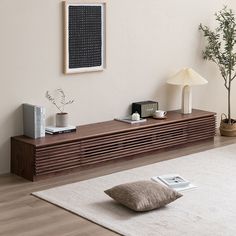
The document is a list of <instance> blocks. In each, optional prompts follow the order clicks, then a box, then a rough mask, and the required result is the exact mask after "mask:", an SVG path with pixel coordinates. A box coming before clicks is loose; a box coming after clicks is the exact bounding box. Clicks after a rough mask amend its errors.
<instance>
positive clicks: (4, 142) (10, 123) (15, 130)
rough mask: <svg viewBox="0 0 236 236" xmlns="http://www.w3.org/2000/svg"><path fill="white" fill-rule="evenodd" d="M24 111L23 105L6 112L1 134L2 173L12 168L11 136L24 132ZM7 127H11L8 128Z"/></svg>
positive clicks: (0, 169) (0, 157)
mask: <svg viewBox="0 0 236 236" xmlns="http://www.w3.org/2000/svg"><path fill="white" fill-rule="evenodd" d="M22 114H23V112H22V105H20V106H18V107H17V108H16V109H15V110H12V111H11V113H9V114H5V115H6V116H5V117H4V118H3V122H1V126H0V128H1V134H0V140H1V142H0V153H1V155H0V173H5V172H6V170H9V169H10V148H11V147H10V137H11V136H16V135H21V134H22V133H23V117H22V116H23V115H22ZM6 127H10V128H9V129H6Z"/></svg>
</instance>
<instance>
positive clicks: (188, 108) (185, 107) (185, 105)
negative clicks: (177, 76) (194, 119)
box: [182, 85, 192, 114]
mask: <svg viewBox="0 0 236 236" xmlns="http://www.w3.org/2000/svg"><path fill="white" fill-rule="evenodd" d="M190 113H192V88H191V87H190V86H189V85H185V86H184V87H183V91H182V114H190Z"/></svg>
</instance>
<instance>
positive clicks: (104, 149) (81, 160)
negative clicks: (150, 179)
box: [11, 110, 216, 181]
mask: <svg viewBox="0 0 236 236" xmlns="http://www.w3.org/2000/svg"><path fill="white" fill-rule="evenodd" d="M215 122H216V120H215V113H213V112H207V111H201V110H193V112H192V113H191V114H187V115H184V114H181V113H180V112H179V111H170V112H168V118H167V119H165V120H154V119H151V118H150V119H147V122H145V123H140V124H135V125H131V124H127V123H123V122H119V121H114V120H113V121H107V122H100V123H95V124H89V125H82V126H80V127H79V128H78V129H77V131H76V132H73V133H68V134H58V135H47V136H46V137H44V138H39V139H36V140H34V139H30V138H27V137H24V136H16V137H12V138H11V172H12V173H15V174H17V175H19V176H22V177H24V178H26V179H29V180H32V181H34V180H37V179H40V178H45V177H48V176H51V175H55V174H58V173H67V172H70V171H72V170H78V169H81V168H82V167H84V166H90V165H93V164H97V163H102V162H105V161H111V160H114V159H118V158H125V157H129V156H134V155H138V154H142V153H147V152H151V151H155V150H159V149H163V148H168V147H172V146H176V145H181V144H187V143H191V142H194V141H199V140H204V139H213V138H214V135H215V127H216V124H215Z"/></svg>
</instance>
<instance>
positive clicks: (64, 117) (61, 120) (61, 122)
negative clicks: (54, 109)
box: [56, 112, 69, 127]
mask: <svg viewBox="0 0 236 236" xmlns="http://www.w3.org/2000/svg"><path fill="white" fill-rule="evenodd" d="M68 120H69V115H68V113H65V112H62V113H57V114H56V127H66V126H68Z"/></svg>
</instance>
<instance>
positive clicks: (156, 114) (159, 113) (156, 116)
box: [153, 110, 167, 118]
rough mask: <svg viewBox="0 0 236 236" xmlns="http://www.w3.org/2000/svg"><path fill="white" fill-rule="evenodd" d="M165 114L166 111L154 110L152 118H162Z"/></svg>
mask: <svg viewBox="0 0 236 236" xmlns="http://www.w3.org/2000/svg"><path fill="white" fill-rule="evenodd" d="M166 114H167V112H166V111H162V110H156V111H155V112H154V113H153V117H154V118H164V117H165V116H166Z"/></svg>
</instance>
